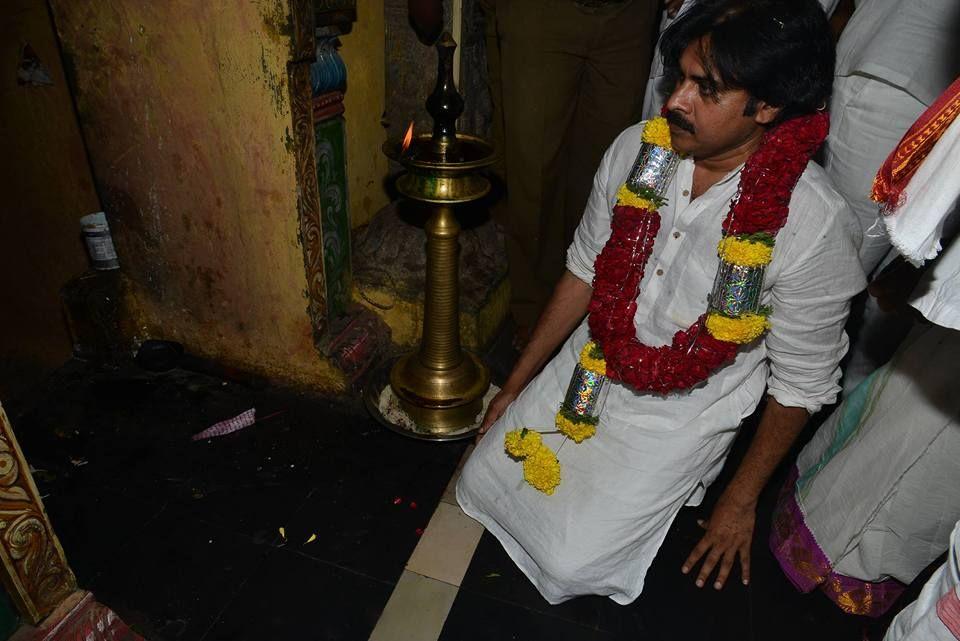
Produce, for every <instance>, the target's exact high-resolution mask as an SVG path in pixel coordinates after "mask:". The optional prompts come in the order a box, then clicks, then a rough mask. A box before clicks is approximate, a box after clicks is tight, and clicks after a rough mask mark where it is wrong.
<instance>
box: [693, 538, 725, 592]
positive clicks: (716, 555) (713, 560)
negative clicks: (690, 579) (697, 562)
mask: <svg viewBox="0 0 960 641" xmlns="http://www.w3.org/2000/svg"><path fill="white" fill-rule="evenodd" d="M720 554H721V552H720V550H719V548H717V546H716V545H714V546H713V547H712V548H711V549H710V554H708V555H707V558H706V559H704V561H703V565H702V566H700V574H699V575H697V581H696V583H697V587H698V588H702V587H703V586H704V585H706V583H707V579H709V578H710V573H711V572H713V568H715V567H716V566H717V561H719V560H720Z"/></svg>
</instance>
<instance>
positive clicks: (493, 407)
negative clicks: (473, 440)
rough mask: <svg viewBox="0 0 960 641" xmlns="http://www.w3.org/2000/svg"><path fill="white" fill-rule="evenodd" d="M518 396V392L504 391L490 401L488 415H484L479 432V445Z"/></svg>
mask: <svg viewBox="0 0 960 641" xmlns="http://www.w3.org/2000/svg"><path fill="white" fill-rule="evenodd" d="M517 396H518V394H517V392H514V391H511V390H507V389H502V390H500V391H499V392H497V395H496V396H494V397H493V399H492V400H491V401H490V405H488V406H487V413H486V414H484V415H483V421H482V422H481V423H480V429H479V430H478V431H477V443H479V442H480V439H482V438H483V435H484V434H486V433H487V430H488V429H490V426H491V425H493V424H494V423H495V422H496V420H497V419H498V418H500V417H501V416H503V413H504V412H506V411H507V408H508V407H510V403H512V402H513V401H514V400H515V399H516V398H517Z"/></svg>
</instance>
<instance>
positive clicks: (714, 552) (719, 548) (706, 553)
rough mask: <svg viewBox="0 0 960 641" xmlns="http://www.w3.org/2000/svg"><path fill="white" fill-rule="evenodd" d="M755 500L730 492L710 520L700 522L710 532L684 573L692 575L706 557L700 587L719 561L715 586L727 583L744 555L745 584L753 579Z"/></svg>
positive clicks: (723, 497) (722, 499)
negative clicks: (744, 500) (748, 499)
mask: <svg viewBox="0 0 960 641" xmlns="http://www.w3.org/2000/svg"><path fill="white" fill-rule="evenodd" d="M756 511H757V506H756V503H755V502H743V501H737V500H736V499H735V498H731V497H728V496H727V495H726V494H724V495H723V496H721V497H720V500H719V501H717V505H716V507H715V508H714V509H713V514H711V515H710V520H709V521H706V522H702V523H701V524H700V526H701V527H703V528H704V529H705V530H706V531H707V532H706V534H704V535H703V538H702V539H700V542H699V543H697V547H695V548H693V552H691V553H690V556H688V557H687V560H686V561H684V562H683V568H682V572H683V573H684V574H688V573H690V572H691V571H692V570H693V567H694V566H695V565H696V564H697V563H698V562H699V561H700V559H703V565H702V566H701V567H700V573H699V574H698V575H697V587H698V588H702V587H703V586H704V585H706V582H707V579H709V577H710V574H711V573H713V570H714V568H716V567H717V563H718V562H719V564H720V569H719V570H718V572H717V580H716V581H714V583H713V587H714V589H716V590H719V589H721V588H722V587H723V584H724V583H726V581H727V577H728V576H729V575H730V570H731V569H732V568H733V563H734V559H735V558H736V556H737V555H738V554H739V555H740V573H741V576H742V577H743V584H744V585H747V584H748V583H749V582H750V544H751V543H752V542H753V526H754V522H755V521H756Z"/></svg>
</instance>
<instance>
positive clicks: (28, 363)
mask: <svg viewBox="0 0 960 641" xmlns="http://www.w3.org/2000/svg"><path fill="white" fill-rule="evenodd" d="M23 44H29V45H30V46H31V47H32V48H33V50H34V51H35V52H36V54H37V56H38V57H39V58H40V61H41V62H42V63H43V65H44V66H45V67H46V69H47V71H48V72H49V74H50V77H51V80H53V85H52V86H45V87H32V88H31V87H24V86H21V85H18V84H17V77H16V67H17V63H18V62H19V59H20V47H21V46H22V45H23ZM0 60H3V61H4V66H3V69H4V72H3V73H0V141H2V146H3V155H4V158H5V162H4V169H3V171H0V194H2V195H3V205H2V206H0V283H2V285H0V309H2V310H3V313H2V314H0V399H4V398H6V399H9V398H11V397H12V396H14V395H16V394H17V393H19V392H20V391H22V390H24V389H26V387H28V386H29V385H30V384H32V383H35V382H37V380H39V378H40V377H41V376H42V375H43V374H44V373H46V372H47V371H48V370H50V369H53V368H55V367H57V366H59V365H61V364H62V363H63V362H64V361H66V360H67V359H68V358H70V354H71V342H70V337H69V334H68V332H67V328H66V324H65V323H64V320H63V314H62V312H61V306H60V288H61V287H62V286H63V285H64V284H65V283H66V282H67V281H69V280H70V279H71V278H73V277H75V276H77V275H79V274H81V273H83V271H84V270H85V269H86V268H87V265H88V263H87V258H86V250H85V249H84V247H83V242H82V240H81V237H80V220H79V219H80V217H81V216H83V215H85V214H89V213H93V212H95V211H99V209H100V203H99V201H98V199H97V195H96V192H95V190H94V186H93V179H92V177H91V175H90V170H89V167H88V165H87V159H86V155H85V152H84V149H83V141H82V140H81V136H80V130H79V128H78V126H77V121H76V118H75V116H74V112H73V106H72V104H71V101H70V92H69V90H68V87H67V82H66V79H65V78H64V73H63V68H62V66H61V64H60V54H59V51H58V49H57V42H56V38H55V36H54V31H53V27H52V25H51V23H50V17H49V13H48V11H47V7H46V3H45V2H44V0H8V1H7V2H5V3H4V4H3V8H2V10H0Z"/></svg>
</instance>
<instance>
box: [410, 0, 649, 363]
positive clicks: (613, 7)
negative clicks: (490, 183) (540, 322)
mask: <svg viewBox="0 0 960 641" xmlns="http://www.w3.org/2000/svg"><path fill="white" fill-rule="evenodd" d="M658 5H659V0H481V6H482V8H483V11H484V15H485V18H486V30H487V57H488V68H489V69H488V71H489V78H490V87H491V97H492V100H493V108H494V125H493V129H494V143H495V145H496V147H497V149H498V151H499V152H500V153H501V154H502V163H501V165H500V167H499V169H500V170H501V171H502V173H503V174H504V175H503V176H502V178H503V180H504V182H505V184H506V200H505V202H504V203H503V206H500V207H497V208H495V211H494V215H495V217H496V218H497V220H498V222H499V223H500V224H501V225H502V226H503V228H504V230H505V234H506V243H507V258H508V260H509V265H510V284H511V290H512V300H511V311H512V314H513V316H514V320H515V322H516V323H517V341H516V343H517V344H518V346H519V345H522V344H523V343H524V342H525V341H526V339H527V336H528V334H529V331H530V329H531V328H532V327H533V325H534V323H535V322H536V320H537V317H538V316H539V314H540V312H541V310H542V308H543V305H544V303H545V302H546V300H547V298H548V297H549V296H550V292H551V290H552V288H553V284H554V283H555V282H556V280H557V279H558V278H559V277H560V275H561V274H562V273H563V270H564V260H565V256H566V248H567V246H568V245H569V244H570V242H571V240H572V239H573V233H574V230H575V229H576V228H577V224H578V223H579V222H580V218H581V216H582V215H583V210H584V207H585V206H586V204H587V197H588V196H589V195H590V187H591V184H592V179H593V173H594V171H595V170H596V168H597V165H598V164H599V162H600V158H601V156H602V155H603V152H604V150H605V149H606V148H607V147H608V146H609V145H610V143H611V142H613V139H614V138H615V137H616V136H617V134H619V133H620V132H621V131H623V129H624V128H626V127H627V126H629V125H631V124H633V123H635V122H637V121H638V120H639V119H640V112H641V108H642V105H643V90H644V84H645V81H646V77H647V72H648V69H649V66H650V56H651V51H652V44H653V36H654V28H655V27H654V21H655V19H656V13H657V9H658ZM409 7H410V13H411V18H412V21H413V23H414V25H415V26H416V27H417V29H418V31H421V32H423V33H428V34H429V33H434V34H438V33H439V30H440V28H441V26H442V23H443V18H442V3H441V1H440V0H409Z"/></svg>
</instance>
